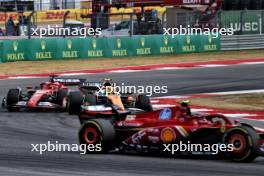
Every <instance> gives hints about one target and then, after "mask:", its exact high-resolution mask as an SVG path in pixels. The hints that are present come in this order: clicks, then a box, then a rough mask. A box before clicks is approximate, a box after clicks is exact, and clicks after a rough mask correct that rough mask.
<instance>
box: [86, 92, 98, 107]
mask: <svg viewBox="0 0 264 176" xmlns="http://www.w3.org/2000/svg"><path fill="white" fill-rule="evenodd" d="M96 102H97V101H96V96H94V95H92V94H86V95H85V98H84V103H85V104H87V105H88V104H89V105H96Z"/></svg>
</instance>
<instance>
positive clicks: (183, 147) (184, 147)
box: [163, 141, 234, 155]
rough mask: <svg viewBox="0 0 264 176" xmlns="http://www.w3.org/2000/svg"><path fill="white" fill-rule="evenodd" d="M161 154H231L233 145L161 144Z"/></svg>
mask: <svg viewBox="0 0 264 176" xmlns="http://www.w3.org/2000/svg"><path fill="white" fill-rule="evenodd" d="M163 147H164V148H163V152H169V153H170V154H172V155H174V154H177V153H182V152H190V153H211V154H213V155H217V154H218V153H220V152H231V151H233V150H234V145H233V144H228V145H226V144H192V143H191V142H190V141H188V142H187V143H183V142H182V141H180V143H179V144H163Z"/></svg>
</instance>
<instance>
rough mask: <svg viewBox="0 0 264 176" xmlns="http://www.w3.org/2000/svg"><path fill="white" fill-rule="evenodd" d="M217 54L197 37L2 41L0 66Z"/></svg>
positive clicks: (215, 43) (208, 40) (209, 41)
mask: <svg viewBox="0 0 264 176" xmlns="http://www.w3.org/2000/svg"><path fill="white" fill-rule="evenodd" d="M219 50H220V39H219V38H213V37H212V36H208V35H197V36H177V37H174V38H172V37H171V36H163V35H152V36H133V37H132V38H131V37H115V38H52V39H51V38H50V39H47V38H46V39H30V40H28V39H22V40H4V41H2V49H1V51H2V62H11V61H24V60H30V61H35V60H58V59H87V58H104V57H110V58H111V57H127V56H151V55H167V54H180V53H195V52H209V51H219Z"/></svg>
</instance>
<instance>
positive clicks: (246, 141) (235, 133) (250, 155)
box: [223, 126, 259, 162]
mask: <svg viewBox="0 0 264 176" xmlns="http://www.w3.org/2000/svg"><path fill="white" fill-rule="evenodd" d="M223 139H224V144H226V145H228V144H233V145H234V148H233V151H230V152H228V153H227V157H228V159H231V160H232V161H235V162H252V161H253V160H254V159H255V158H256V157H257V156H258V141H259V135H258V134H257V133H256V132H255V130H254V129H252V128H250V127H247V126H239V127H234V128H231V129H230V130H228V131H227V132H226V133H225V135H224V137H223Z"/></svg>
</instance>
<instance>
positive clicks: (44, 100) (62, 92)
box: [2, 75, 85, 112]
mask: <svg viewBox="0 0 264 176" xmlns="http://www.w3.org/2000/svg"><path fill="white" fill-rule="evenodd" d="M84 81H85V80H83V79H75V78H73V79H72V78H58V77H57V76H56V75H51V76H50V80H49V81H48V82H44V83H41V84H40V86H39V87H38V86H37V87H32V86H28V87H26V89H27V90H26V91H25V92H23V91H22V88H20V87H18V88H15V89H10V90H9V91H8V93H7V96H6V97H5V98H4V99H3V101H2V107H4V108H7V110H8V111H9V112H16V111H19V110H20V109H22V108H24V109H44V110H48V109H49V110H61V111H64V110H66V105H67V96H68V92H69V88H68V87H67V86H71V85H72V86H74V85H76V86H77V85H79V84H80V83H81V82H84Z"/></svg>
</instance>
